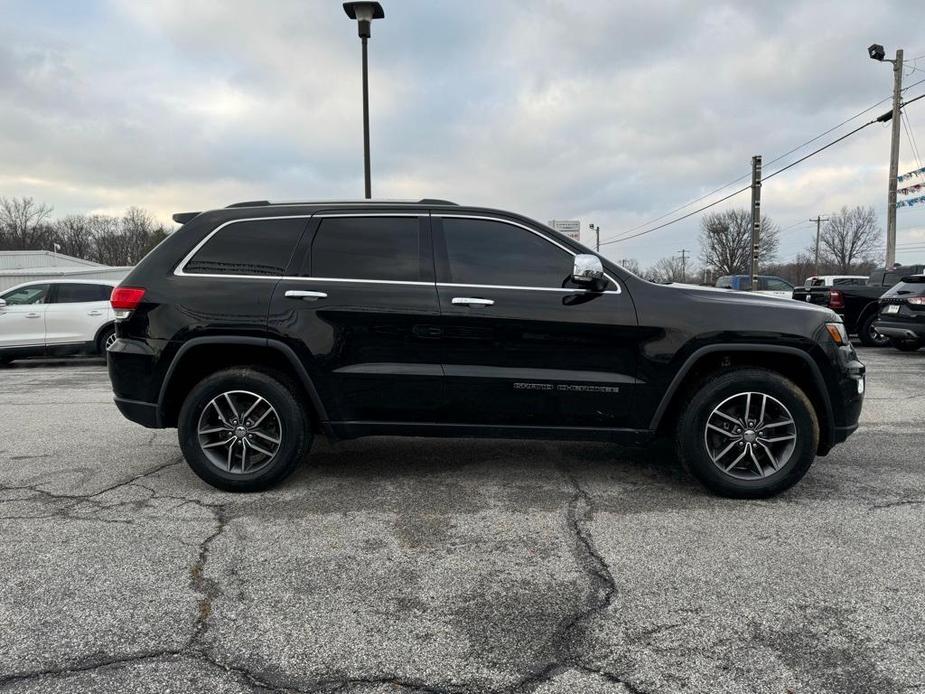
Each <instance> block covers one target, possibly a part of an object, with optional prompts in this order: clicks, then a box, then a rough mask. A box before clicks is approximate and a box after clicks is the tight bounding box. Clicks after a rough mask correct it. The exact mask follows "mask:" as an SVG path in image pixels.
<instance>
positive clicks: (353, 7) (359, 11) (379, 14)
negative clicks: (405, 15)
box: [344, 2, 385, 39]
mask: <svg viewBox="0 0 925 694" xmlns="http://www.w3.org/2000/svg"><path fill="white" fill-rule="evenodd" d="M344 12H346V13H347V16H348V17H350V19H355V20H357V30H358V31H359V33H360V38H363V39H368V38H369V37H370V36H372V32H371V31H370V25H371V24H372V23H373V20H374V19H384V18H385V10H383V9H382V5H380V4H379V3H378V2H345V3H344Z"/></svg>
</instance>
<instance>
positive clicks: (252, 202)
mask: <svg viewBox="0 0 925 694" xmlns="http://www.w3.org/2000/svg"><path fill="white" fill-rule="evenodd" d="M269 204H270V201H269V200H246V201H244V202H236V203H233V204H231V205H228V207H265V206H267V205H269Z"/></svg>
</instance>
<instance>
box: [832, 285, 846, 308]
mask: <svg viewBox="0 0 925 694" xmlns="http://www.w3.org/2000/svg"><path fill="white" fill-rule="evenodd" d="M829 308H845V295H844V294H842V293H841V292H840V291H838V290H837V289H831V290H829Z"/></svg>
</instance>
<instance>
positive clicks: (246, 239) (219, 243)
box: [184, 218, 307, 277]
mask: <svg viewBox="0 0 925 694" xmlns="http://www.w3.org/2000/svg"><path fill="white" fill-rule="evenodd" d="M306 221H307V220H306V219H304V218H295V219H258V220H247V221H242V222H233V223H231V224H228V225H227V226H224V227H222V228H220V229H219V230H218V231H217V232H215V234H214V235H213V236H212V237H211V238H210V239H209V240H208V241H206V243H205V244H204V245H203V246H202V248H200V249H199V250H198V251H197V252H196V254H195V255H194V256H193V257H192V258H191V259H190V261H189V262H188V263H187V264H186V267H185V268H184V272H185V273H186V274H193V275H248V276H258V277H259V276H269V277H273V276H276V277H280V276H282V275H284V274H285V273H286V268H287V266H288V265H289V259H290V258H291V257H292V252H293V249H294V248H295V245H296V243H297V242H298V240H299V236H300V235H301V233H302V229H304V228H305V223H306Z"/></svg>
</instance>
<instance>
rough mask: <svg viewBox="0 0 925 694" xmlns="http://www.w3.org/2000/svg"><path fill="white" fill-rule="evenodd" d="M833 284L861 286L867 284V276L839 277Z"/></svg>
mask: <svg viewBox="0 0 925 694" xmlns="http://www.w3.org/2000/svg"><path fill="white" fill-rule="evenodd" d="M832 284H833V285H841V286H860V285H864V284H867V278H866V277H837V278H835V280H834V281H833V282H832Z"/></svg>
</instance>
